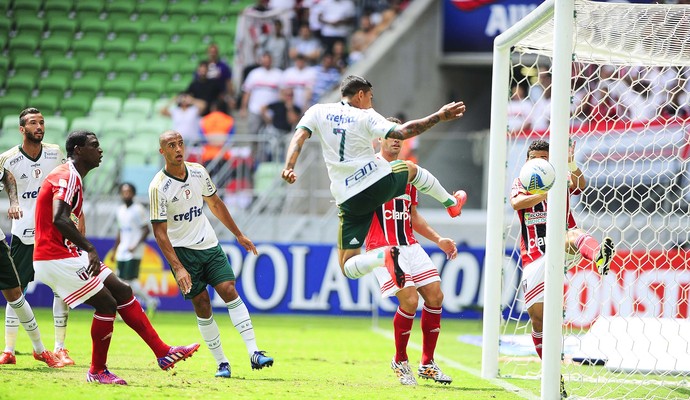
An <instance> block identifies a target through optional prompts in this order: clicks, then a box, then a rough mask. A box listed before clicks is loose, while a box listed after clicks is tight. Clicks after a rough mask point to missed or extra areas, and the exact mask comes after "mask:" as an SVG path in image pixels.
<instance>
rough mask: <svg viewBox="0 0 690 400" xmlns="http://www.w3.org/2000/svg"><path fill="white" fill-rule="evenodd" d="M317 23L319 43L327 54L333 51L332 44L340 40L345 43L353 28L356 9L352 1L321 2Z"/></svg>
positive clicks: (323, 0)
mask: <svg viewBox="0 0 690 400" xmlns="http://www.w3.org/2000/svg"><path fill="white" fill-rule="evenodd" d="M322 2H323V5H322V7H321V8H320V13H319V21H320V22H321V23H322V24H323V27H322V28H321V42H322V43H323V47H324V49H325V50H326V51H327V52H331V51H333V44H334V43H335V42H336V41H338V40H340V41H343V42H345V41H346V40H347V38H348V37H349V36H350V34H351V33H352V31H353V30H354V26H355V16H356V13H357V9H356V7H355V3H354V2H353V1H352V0H322Z"/></svg>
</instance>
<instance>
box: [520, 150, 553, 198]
mask: <svg viewBox="0 0 690 400" xmlns="http://www.w3.org/2000/svg"><path fill="white" fill-rule="evenodd" d="M519 179H520V184H522V187H524V188H525V190H527V191H528V192H529V193H530V194H542V193H546V192H548V191H549V189H551V187H553V183H554V182H555V181H556V170H555V169H554V168H553V165H551V163H550V162H548V161H546V160H544V159H543V158H533V159H531V160H529V161H527V162H526V163H525V165H523V166H522V169H521V170H520V177H519Z"/></svg>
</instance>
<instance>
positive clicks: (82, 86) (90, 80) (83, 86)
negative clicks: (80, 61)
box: [70, 76, 102, 98]
mask: <svg viewBox="0 0 690 400" xmlns="http://www.w3.org/2000/svg"><path fill="white" fill-rule="evenodd" d="M101 85H102V79H101V78H99V77H96V76H83V77H82V78H81V79H75V80H73V81H72V83H71V85H70V86H71V89H72V95H84V96H88V97H91V98H93V97H94V96H96V94H97V93H98V92H99V91H100V90H101Z"/></svg>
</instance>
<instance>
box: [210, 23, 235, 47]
mask: <svg viewBox="0 0 690 400" xmlns="http://www.w3.org/2000/svg"><path fill="white" fill-rule="evenodd" d="M236 31H237V19H236V18H234V17H231V18H228V19H227V20H226V21H225V22H224V23H220V22H219V23H217V24H214V25H211V27H210V28H209V30H208V34H209V35H211V36H213V37H214V39H215V37H216V36H223V37H228V36H229V37H232V38H234V37H235V33H236ZM231 43H232V41H231Z"/></svg>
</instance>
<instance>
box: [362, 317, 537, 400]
mask: <svg viewBox="0 0 690 400" xmlns="http://www.w3.org/2000/svg"><path fill="white" fill-rule="evenodd" d="M372 330H373V331H374V332H376V333H377V334H379V335H381V336H384V337H386V338H388V339H391V340H395V337H394V336H393V332H391V331H389V330H386V329H381V328H378V327H373V328H372ZM408 346H409V347H412V348H414V349H415V350H418V351H422V346H420V345H418V344H417V343H413V342H411V341H410V342H409V343H408ZM434 358H435V359H437V360H439V361H441V362H443V363H444V364H448V365H449V366H451V367H453V368H455V369H459V370H460V371H463V372H466V373H468V374H470V375H474V376H475V377H477V378H479V379H483V380H485V381H488V382H489V383H491V384H493V385H496V386H499V387H501V388H502V389H504V390H506V391H508V392H512V393H515V394H516V395H518V396H520V397H522V398H523V399H528V400H539V396H537V395H535V394H534V393H532V392H530V391H529V390H525V389H522V388H520V387H517V386H515V385H513V384H510V383H508V382H506V381H504V380H502V379H495V378H493V379H485V378H482V376H481V372H480V371H479V370H476V369H474V368H470V367H468V366H466V365H463V364H461V363H459V362H457V361H455V360H452V359H450V358H448V357H445V356H443V355H440V354H439V353H438V352H437V353H436V354H434Z"/></svg>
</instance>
